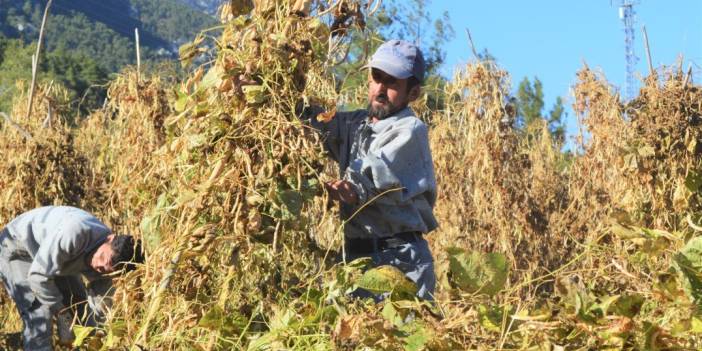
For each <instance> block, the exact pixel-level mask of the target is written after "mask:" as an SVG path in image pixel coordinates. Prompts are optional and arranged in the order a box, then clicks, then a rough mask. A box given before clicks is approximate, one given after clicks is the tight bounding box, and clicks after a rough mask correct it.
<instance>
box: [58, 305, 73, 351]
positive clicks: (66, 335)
mask: <svg viewBox="0 0 702 351" xmlns="http://www.w3.org/2000/svg"><path fill="white" fill-rule="evenodd" d="M72 322H73V315H72V314H71V313H70V311H63V312H59V313H57V314H56V328H57V329H58V337H59V344H60V345H61V346H66V347H71V346H73V341H74V340H75V339H76V337H75V335H73V330H71V324H72Z"/></svg>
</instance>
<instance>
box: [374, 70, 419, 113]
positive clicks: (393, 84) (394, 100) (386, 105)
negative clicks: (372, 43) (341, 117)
mask: <svg viewBox="0 0 702 351" xmlns="http://www.w3.org/2000/svg"><path fill="white" fill-rule="evenodd" d="M415 89H416V88H415ZM415 89H412V91H410V92H408V91H407V79H397V78H395V77H393V76H391V75H389V74H387V73H385V72H383V71H381V70H379V69H377V68H371V70H370V74H369V75H368V114H369V116H370V117H375V118H377V119H383V118H385V117H387V116H390V115H392V114H393V113H395V112H397V111H399V110H401V109H403V108H405V107H407V105H408V104H409V103H410V101H412V100H414V98H416V97H414V95H415V94H414V90H415Z"/></svg>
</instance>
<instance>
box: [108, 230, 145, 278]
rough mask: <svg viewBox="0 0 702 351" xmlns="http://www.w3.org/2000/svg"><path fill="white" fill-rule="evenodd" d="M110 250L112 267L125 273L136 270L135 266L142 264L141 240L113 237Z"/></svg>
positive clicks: (125, 236) (129, 236) (128, 236)
mask: <svg viewBox="0 0 702 351" xmlns="http://www.w3.org/2000/svg"><path fill="white" fill-rule="evenodd" d="M110 247H111V248H112V267H114V269H115V270H116V271H119V270H122V269H124V271H125V272H129V271H133V270H135V269H136V267H137V264H139V263H144V254H143V253H142V251H141V240H134V237H132V236H131V235H115V237H114V239H112V242H111V243H110Z"/></svg>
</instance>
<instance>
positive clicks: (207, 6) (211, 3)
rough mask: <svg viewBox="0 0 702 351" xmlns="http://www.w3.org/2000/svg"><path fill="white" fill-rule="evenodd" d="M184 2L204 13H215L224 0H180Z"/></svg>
mask: <svg viewBox="0 0 702 351" xmlns="http://www.w3.org/2000/svg"><path fill="white" fill-rule="evenodd" d="M180 1H181V2H182V3H184V4H187V5H189V6H191V7H192V8H195V9H198V10H200V11H202V12H204V13H207V14H210V15H215V14H216V13H217V10H218V9H219V6H220V5H221V4H222V2H224V0H180Z"/></svg>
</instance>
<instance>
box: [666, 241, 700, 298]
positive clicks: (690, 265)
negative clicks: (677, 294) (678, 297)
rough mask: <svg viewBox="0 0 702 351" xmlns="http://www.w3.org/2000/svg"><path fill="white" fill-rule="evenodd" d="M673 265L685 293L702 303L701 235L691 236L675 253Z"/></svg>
mask: <svg viewBox="0 0 702 351" xmlns="http://www.w3.org/2000/svg"><path fill="white" fill-rule="evenodd" d="M673 265H674V267H675V269H676V270H677V272H678V275H679V277H680V280H681V281H682V282H683V289H684V290H685V294H686V295H687V296H688V297H689V298H690V299H691V300H692V301H694V302H695V303H696V304H698V305H702V237H696V238H693V239H692V240H690V241H689V242H688V243H687V244H686V245H685V246H684V247H683V248H682V249H681V250H680V252H678V253H676V254H675V256H673Z"/></svg>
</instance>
